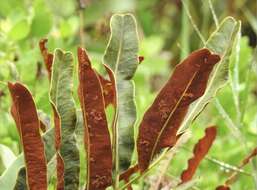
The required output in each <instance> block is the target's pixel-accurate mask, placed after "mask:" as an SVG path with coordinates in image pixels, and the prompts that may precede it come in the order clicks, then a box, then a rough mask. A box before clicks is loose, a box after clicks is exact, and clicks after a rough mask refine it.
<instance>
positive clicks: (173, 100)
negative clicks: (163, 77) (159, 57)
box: [137, 49, 220, 172]
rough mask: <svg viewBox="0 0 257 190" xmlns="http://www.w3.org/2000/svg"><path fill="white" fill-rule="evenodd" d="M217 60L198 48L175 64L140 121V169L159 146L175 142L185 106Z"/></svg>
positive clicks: (196, 94)
mask: <svg viewBox="0 0 257 190" xmlns="http://www.w3.org/2000/svg"><path fill="white" fill-rule="evenodd" d="M219 60H220V58H219V56H218V55H216V54H211V52H210V51H209V50H208V49H200V50H198V51H195V52H193V53H191V54H190V55H189V56H188V57H187V58H186V59H185V60H184V61H183V62H182V63H180V64H179V65H177V66H176V68H175V70H174V72H173V74H172V76H171V78H170V79H169V81H168V82H167V83H166V84H165V86H164V87H163V88H162V90H161V91H160V92H159V94H158V95H157V97H156V99H155V100H154V102H153V104H152V105H151V107H150V108H149V109H148V110H147V111H146V113H145V115H144V117H143V120H142V122H141V124H140V128H139V135H138V139H137V150H138V157H139V168H140V171H141V172H143V171H144V170H146V169H147V167H148V166H149V163H150V161H151V160H152V159H153V157H154V155H155V154H156V153H158V152H159V151H160V150H161V148H163V147H169V146H172V145H173V144H174V143H175V142H176V135H177V131H178V129H179V127H180V125H181V123H182V121H183V119H184V117H185V115H186V113H187V111H188V107H189V105H190V104H191V103H192V102H194V101H195V100H196V99H198V98H199V97H201V96H202V95H203V94H204V92H205V89H206V85H207V82H208V78H209V75H210V73H211V71H212V69H213V67H214V65H215V64H216V63H217V62H218V61H219Z"/></svg>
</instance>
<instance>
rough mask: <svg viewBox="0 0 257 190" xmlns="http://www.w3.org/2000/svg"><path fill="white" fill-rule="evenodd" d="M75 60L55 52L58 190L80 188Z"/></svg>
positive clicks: (52, 90)
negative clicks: (74, 76)
mask: <svg viewBox="0 0 257 190" xmlns="http://www.w3.org/2000/svg"><path fill="white" fill-rule="evenodd" d="M72 75H73V56H72V54H71V53H69V52H63V51H62V50H60V49H56V50H55V53H54V60H53V65H52V75H51V76H52V77H51V85H50V101H51V104H52V107H53V109H54V120H55V138H56V142H55V146H56V149H57V179H58V182H57V189H67V190H68V189H70V190H76V189H78V187H79V172H80V169H79V165H80V162H79V150H78V147H77V144H76V138H75V128H76V109H75V103H74V100H73V97H72V85H73V84H72Z"/></svg>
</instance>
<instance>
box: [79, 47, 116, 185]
mask: <svg viewBox="0 0 257 190" xmlns="http://www.w3.org/2000/svg"><path fill="white" fill-rule="evenodd" d="M78 60H79V89H78V93H79V98H80V103H81V109H82V112H83V118H84V141H85V142H84V143H85V148H86V151H87V168H88V169H87V189H88V190H102V189H105V188H107V187H108V186H110V185H111V184H112V149H111V140H110V135H109V131H108V123H107V119H106V115H105V110H104V109H105V105H104V97H103V89H102V87H101V81H100V78H99V75H98V74H97V73H96V72H95V71H94V69H93V68H92V67H91V63H90V60H89V58H88V56H87V54H86V51H85V50H83V49H81V48H79V49H78Z"/></svg>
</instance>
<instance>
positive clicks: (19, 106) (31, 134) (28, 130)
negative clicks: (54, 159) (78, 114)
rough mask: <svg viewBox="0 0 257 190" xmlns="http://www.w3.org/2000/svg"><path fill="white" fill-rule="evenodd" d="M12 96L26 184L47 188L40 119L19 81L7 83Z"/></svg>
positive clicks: (35, 187) (12, 110)
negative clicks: (22, 153) (22, 152)
mask: <svg viewBox="0 0 257 190" xmlns="http://www.w3.org/2000/svg"><path fill="white" fill-rule="evenodd" d="M8 88H9V91H10V93H11V97H12V108H11V112H12V116H13V118H14V120H15V123H16V126H17V128H18V130H19V134H20V138H21V141H22V145H23V149H24V157H25V162H26V171H27V176H28V178H27V179H28V186H29V188H30V189H31V190H34V189H38V190H47V164H46V157H45V149H44V144H43V140H42V138H41V136H40V132H39V129H40V121H39V118H38V115H37V110H36V106H35V103H34V100H33V98H32V95H31V93H30V92H29V90H28V89H27V88H26V87H25V86H24V85H22V84H21V83H8Z"/></svg>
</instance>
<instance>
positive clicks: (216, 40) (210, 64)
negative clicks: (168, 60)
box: [0, 14, 256, 190]
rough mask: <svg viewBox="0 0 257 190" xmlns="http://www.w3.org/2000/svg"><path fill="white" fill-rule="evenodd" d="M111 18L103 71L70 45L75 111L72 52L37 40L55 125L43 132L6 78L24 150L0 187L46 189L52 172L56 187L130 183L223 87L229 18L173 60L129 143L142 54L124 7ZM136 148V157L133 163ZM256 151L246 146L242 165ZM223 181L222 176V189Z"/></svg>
mask: <svg viewBox="0 0 257 190" xmlns="http://www.w3.org/2000/svg"><path fill="white" fill-rule="evenodd" d="M110 25H111V36H110V40H109V43H108V46H107V49H106V51H105V54H104V57H103V64H102V66H103V68H104V69H105V71H106V72H105V73H106V75H101V74H100V73H98V72H97V71H96V70H95V69H94V68H93V66H92V64H91V61H90V58H89V55H88V54H87V52H86V50H85V49H83V48H78V50H77V53H78V56H77V58H78V63H79V64H78V79H79V85H78V96H79V101H80V107H81V112H78V111H77V110H76V104H75V100H74V98H73V93H74V92H73V91H72V87H73V71H74V63H73V62H74V57H73V55H72V54H71V53H70V52H65V51H63V50H61V49H56V50H55V51H54V53H53V54H52V53H50V52H48V50H47V48H46V42H47V40H42V41H41V42H40V44H39V46H40V50H41V53H42V55H43V59H44V62H45V66H46V69H47V71H48V78H49V82H50V90H49V92H50V93H49V99H50V103H51V105H52V112H53V121H54V127H53V128H50V129H48V130H47V131H44V129H45V128H46V127H45V126H44V121H42V120H41V119H40V118H39V116H38V114H37V108H36V105H35V103H34V101H33V97H32V95H31V93H30V92H29V90H28V88H27V87H26V86H25V85H23V84H22V83H20V82H14V83H11V82H10V83H9V85H8V86H9V91H10V94H11V98H12V106H11V113H12V116H13V118H14V120H15V122H16V126H17V130H18V131H19V135H20V138H21V141H22V145H23V150H24V152H23V154H22V155H20V156H19V157H18V158H17V159H16V160H15V161H14V163H13V165H14V166H10V168H8V169H7V170H6V171H5V172H4V174H3V175H2V176H1V178H0V184H1V185H2V186H1V187H3V188H4V189H5V190H11V189H15V190H24V189H30V190H47V187H48V184H49V181H50V179H51V176H52V175H53V176H56V177H55V178H56V180H57V181H56V189H58V190H64V189H65V190H78V189H81V188H83V189H87V190H103V189H106V188H113V189H115V190H117V189H126V188H128V189H132V187H131V184H132V183H133V182H134V181H135V180H137V179H138V178H140V177H142V176H144V175H145V174H146V173H147V172H148V171H150V170H151V169H152V168H153V167H154V166H155V165H156V164H158V162H159V161H160V160H161V158H162V156H163V155H165V153H167V152H168V151H169V150H172V148H173V147H174V146H175V145H176V143H177V142H178V141H179V139H180V138H183V134H184V133H185V131H186V130H187V128H188V127H189V125H190V124H191V123H192V121H193V120H194V119H195V118H196V117H197V116H198V115H199V114H200V113H201V111H202V110H203V109H204V107H205V106H206V105H207V104H208V103H209V102H210V101H211V99H212V98H213V97H214V96H215V94H216V93H217V91H218V90H219V89H220V88H221V87H223V86H224V84H225V83H226V81H227V76H228V68H229V56H230V54H231V49H232V46H233V43H234V39H235V36H236V34H237V31H238V28H239V27H240V26H239V24H238V22H237V21H235V20H234V19H233V18H231V17H228V18H226V19H224V21H223V22H222V23H221V24H220V25H219V26H218V28H217V30H216V31H214V32H213V34H212V35H211V36H210V38H209V40H208V41H207V42H206V44H205V45H204V47H203V48H202V49H199V50H196V51H194V52H192V53H191V54H190V55H189V56H188V57H187V58H186V59H185V60H184V61H182V62H181V63H180V64H178V65H177V66H176V68H175V69H174V71H173V74H172V75H171V77H170V79H169V80H168V82H167V83H166V84H165V85H164V87H163V88H162V89H161V91H160V92H159V94H158V95H157V97H156V99H155V100H154V102H153V104H152V105H151V106H149V109H148V110H147V111H146V113H145V114H144V117H143V118H142V120H141V123H140V124H139V129H138V136H137V139H136V141H135V142H134V131H135V130H136V129H137V128H136V126H135V123H136V120H137V118H136V115H137V113H136V104H135V85H134V82H133V76H134V74H135V72H136V69H137V67H138V65H139V63H140V62H141V61H142V57H139V56H138V49H139V48H138V46H139V45H138V34H137V27H136V22H135V19H134V17H133V16H132V15H131V14H117V15H114V16H113V17H112V19H111V24H110ZM156 64H158V63H156ZM108 106H112V107H113V108H114V113H113V114H112V116H113V117H112V121H111V122H108V120H107V116H106V113H105V112H106V108H107V107H108ZM80 119H82V121H79V120H80ZM78 128H79V129H78ZM216 130H217V128H216V127H214V126H212V127H209V128H207V129H206V131H205V132H206V134H205V136H204V137H203V138H202V139H200V140H199V142H198V143H197V144H196V145H195V148H194V156H193V157H192V158H191V159H190V160H189V162H188V168H187V169H186V170H185V171H183V172H182V174H181V181H180V183H178V184H176V186H180V185H182V184H184V183H187V182H189V181H190V180H191V179H192V178H193V175H194V173H195V171H196V169H197V167H198V165H199V164H200V161H201V160H202V159H203V157H204V156H205V155H206V154H207V152H208V150H209V149H210V147H211V145H212V144H213V142H214V140H215V137H216V133H217V131H216ZM81 133H83V134H81ZM80 136H83V138H82V139H83V140H82V142H83V144H84V148H85V149H84V152H85V154H86V158H84V159H85V160H86V163H87V168H86V170H87V172H86V173H87V177H86V179H80V172H81V171H80V170H81V167H80V150H79V148H78V142H80V141H79V140H78V138H79V137H80ZM135 149H136V150H137V161H136V162H135V163H134V162H133V163H132V161H131V158H132V156H133V152H134V150H135ZM160 153H162V154H161V155H160ZM255 155H256V152H253V153H252V154H251V155H250V156H249V157H248V158H249V159H247V161H244V162H243V163H244V165H245V164H247V163H248V162H249V160H250V159H251V158H252V157H253V156H255ZM23 156H24V157H23ZM156 157H157V158H156ZM242 167H243V165H242ZM13 168H16V169H15V170H13ZM17 168H18V169H17ZM53 171H56V172H53ZM53 173H55V174H53ZM134 176H135V177H134ZM5 180H6V181H5ZM7 181H8V182H7ZM80 181H83V184H84V185H83V187H81V186H80V184H81V182H80ZM7 183H8V184H7ZM228 185H229V182H228V183H226V188H229V187H227V186H228ZM224 187H225V186H224ZM218 188H219V189H220V188H222V187H221V186H220V187H218Z"/></svg>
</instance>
